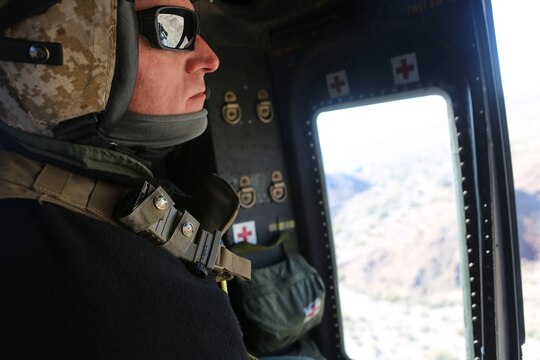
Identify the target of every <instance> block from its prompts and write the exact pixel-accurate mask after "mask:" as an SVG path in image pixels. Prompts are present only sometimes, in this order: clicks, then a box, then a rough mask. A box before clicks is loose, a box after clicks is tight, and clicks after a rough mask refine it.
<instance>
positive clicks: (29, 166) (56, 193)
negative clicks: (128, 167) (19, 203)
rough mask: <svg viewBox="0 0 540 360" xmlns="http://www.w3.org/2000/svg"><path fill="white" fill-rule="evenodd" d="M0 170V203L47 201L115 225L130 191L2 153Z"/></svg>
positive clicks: (16, 155) (0, 154) (8, 153)
mask: <svg viewBox="0 0 540 360" xmlns="http://www.w3.org/2000/svg"><path fill="white" fill-rule="evenodd" d="M0 169H2V171H1V172H0V184H1V186H0V199H9V198H24V199H34V200H38V201H46V202H50V203H53V204H56V205H60V206H63V207H65V208H68V209H70V210H72V211H75V212H77V213H80V214H83V215H86V216H90V217H92V218H94V219H97V220H100V221H103V222H106V223H109V224H115V225H116V224H117V222H116V220H115V219H114V218H113V216H112V214H113V210H114V207H115V204H116V202H117V201H118V200H119V199H120V198H121V197H123V196H125V194H126V192H127V190H128V189H127V188H125V187H122V186H118V185H114V184H112V183H109V182H105V181H101V180H95V179H91V178H87V177H85V176H80V175H77V174H74V173H72V172H70V171H67V170H64V169H61V168H58V167H56V166H52V165H48V164H46V165H43V164H41V163H39V162H37V161H34V160H30V159H28V158H25V157H23V156H21V155H19V154H15V153H10V152H6V151H2V152H0Z"/></svg>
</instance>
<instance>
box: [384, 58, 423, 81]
mask: <svg viewBox="0 0 540 360" xmlns="http://www.w3.org/2000/svg"><path fill="white" fill-rule="evenodd" d="M390 62H391V63H392V74H393V75H394V84H395V85H403V84H408V83H413V82H417V81H420V72H419V71H418V62H417V61H416V53H409V54H405V55H400V56H396V57H393V58H392V59H390Z"/></svg>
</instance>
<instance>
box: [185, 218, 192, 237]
mask: <svg viewBox="0 0 540 360" xmlns="http://www.w3.org/2000/svg"><path fill="white" fill-rule="evenodd" d="M182 234H184V235H185V236H187V237H191V235H193V224H192V223H190V222H187V223H185V224H184V225H182Z"/></svg>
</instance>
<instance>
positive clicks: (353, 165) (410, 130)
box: [317, 95, 470, 360]
mask: <svg viewBox="0 0 540 360" xmlns="http://www.w3.org/2000/svg"><path fill="white" fill-rule="evenodd" d="M450 118H452V116H450ZM317 132H318V136H319V141H320V148H321V155H322V159H323V168H324V174H325V175H324V176H325V184H326V194H327V197H328V202H329V206H330V214H331V221H332V230H333V240H334V247H335V253H336V263H337V267H338V270H337V272H338V287H339V297H340V307H341V318H342V322H341V323H342V326H343V329H342V331H343V338H344V346H345V351H346V353H347V355H348V356H349V357H351V358H352V359H404V358H408V356H413V358H415V359H441V360H444V359H459V360H462V359H464V358H466V357H467V351H466V343H467V339H468V335H467V334H468V333H469V332H470V331H466V330H465V322H464V306H463V301H464V300H463V299H464V292H463V290H466V291H467V292H468V291H469V289H468V288H466V289H464V288H463V287H464V286H465V287H467V286H468V282H465V284H463V282H462V281H461V279H462V278H468V276H467V275H466V273H465V272H466V269H465V267H463V266H462V265H461V264H463V263H464V262H462V261H461V260H460V258H461V257H464V256H465V250H464V233H463V231H464V230H463V229H464V227H463V223H462V222H463V219H462V217H461V216H458V214H460V212H458V211H457V207H459V208H460V209H462V206H463V205H462V196H461V195H460V196H456V195H457V194H461V187H460V185H459V184H460V182H459V181H455V179H456V177H458V178H461V176H460V175H459V174H457V173H456V171H455V170H454V169H455V168H456V169H457V171H459V166H458V167H456V166H455V165H456V164H459V160H458V159H457V153H456V151H453V149H455V143H454V144H452V141H454V142H455V138H456V137H455V128H454V125H453V120H452V121H450V120H449V105H448V103H447V101H446V99H445V98H444V97H443V96H440V95H431V96H423V97H416V98H411V99H406V100H399V101H390V102H385V103H380V104H373V105H365V106H358V107H352V108H347V109H341V110H334V111H327V112H322V113H320V114H319V116H318V118H317ZM456 184H458V185H456ZM457 201H458V203H456V202H457ZM462 274H464V276H465V277H463V276H462ZM405 354H407V355H405ZM404 356H405V357H404Z"/></svg>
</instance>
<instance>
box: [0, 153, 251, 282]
mask: <svg viewBox="0 0 540 360" xmlns="http://www.w3.org/2000/svg"><path fill="white" fill-rule="evenodd" d="M0 169H1V170H0V199H14V198H19V199H31V200H36V201H39V202H40V203H42V202H48V203H52V204H55V205H59V206H62V207H65V208H67V209H69V210H71V211H74V212H77V213H79V214H82V215H85V216H88V217H91V218H94V219H96V220H99V221H102V222H105V223H108V224H112V225H116V226H123V227H125V228H127V229H129V230H131V231H132V232H134V233H136V234H138V235H141V236H143V237H145V238H147V239H149V240H151V241H152V242H153V243H155V244H156V246H159V247H161V248H163V249H164V250H166V251H168V252H169V253H171V254H172V255H174V256H175V257H177V258H180V259H182V260H183V261H184V262H187V263H188V265H192V266H194V268H195V270H196V271H197V272H199V273H200V274H201V275H203V276H205V275H206V274H208V272H213V273H215V275H216V280H217V281H224V280H229V279H231V278H232V277H233V276H239V277H241V278H243V279H249V278H250V276H251V263H250V261H249V260H247V259H244V258H242V257H240V256H238V255H235V254H234V253H232V252H230V251H229V250H228V249H226V248H225V247H224V246H223V245H222V243H221V234H222V233H223V232H225V231H227V229H228V228H229V227H230V225H231V224H232V222H233V221H234V219H235V217H236V214H237V211H236V212H235V213H234V214H232V215H231V216H230V218H229V220H228V221H227V224H226V225H224V226H223V227H222V228H220V229H219V230H216V231H215V232H213V233H210V232H208V231H205V230H203V229H201V226H200V223H199V221H197V219H195V217H193V216H192V215H191V214H190V213H189V212H188V211H185V210H184V211H181V210H178V209H176V208H175V207H174V201H173V200H172V198H171V197H170V196H169V194H167V192H166V191H165V190H164V189H163V188H161V187H157V188H156V187H155V186H153V185H151V184H149V183H147V182H146V183H145V184H144V185H143V186H142V187H141V188H139V189H133V188H129V187H125V186H120V185H117V184H114V183H111V182H108V181H103V180H98V179H93V178H90V177H86V176H81V175H78V174H75V173H73V172H71V171H67V170H64V169H61V168H59V167H56V166H52V165H50V164H43V163H40V162H38V161H34V160H31V159H28V158H26V157H24V156H21V155H19V154H16V153H12V152H7V151H0Z"/></svg>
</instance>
